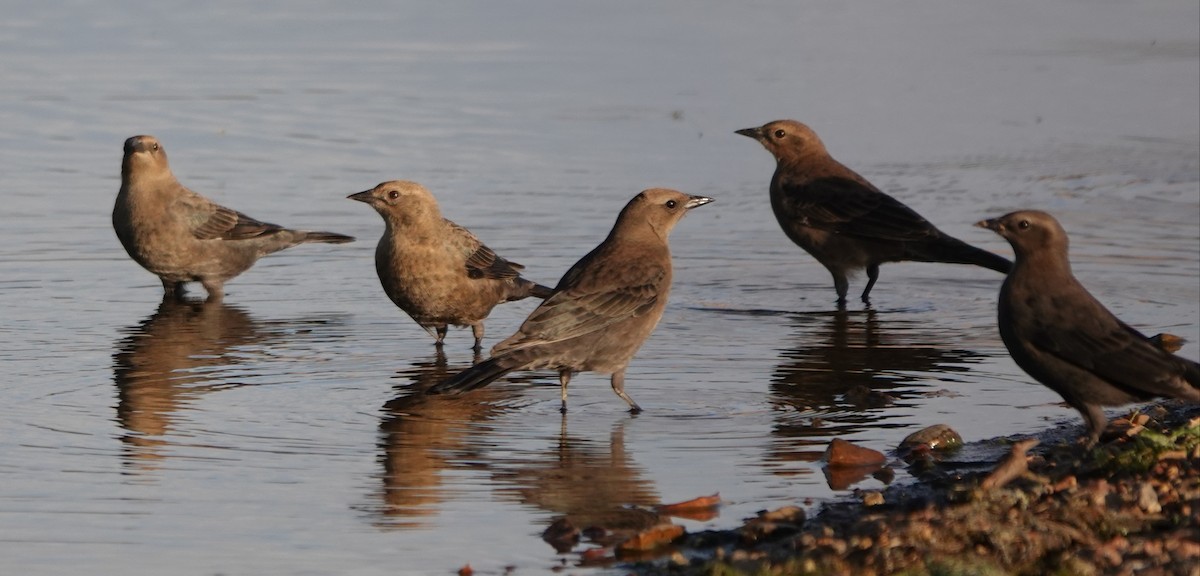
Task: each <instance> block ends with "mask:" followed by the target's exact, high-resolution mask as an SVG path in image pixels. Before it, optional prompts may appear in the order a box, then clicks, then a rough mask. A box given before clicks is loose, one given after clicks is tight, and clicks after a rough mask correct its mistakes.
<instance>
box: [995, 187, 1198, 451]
mask: <svg viewBox="0 0 1200 576" xmlns="http://www.w3.org/2000/svg"><path fill="white" fill-rule="evenodd" d="M976 225H977V226H979V227H981V228H987V229H989V230H992V231H993V232H995V233H997V234H999V235H1000V236H1001V237H1003V238H1004V239H1005V240H1008V243H1009V244H1011V245H1012V248H1013V251H1014V252H1015V253H1016V264H1015V265H1014V266H1013V269H1012V272H1010V273H1009V274H1008V277H1007V278H1006V279H1005V280H1004V284H1003V286H1002V287H1001V289H1000V299H999V305H998V310H997V324H998V325H999V328H1000V338H1001V339H1002V340H1003V341H1004V345H1005V347H1006V348H1007V349H1008V352H1009V354H1010V355H1011V356H1012V358H1013V360H1014V361H1015V362H1016V363H1017V366H1020V367H1021V369H1022V370H1024V371H1025V372H1027V373H1028V374H1029V375H1030V376H1032V377H1033V378H1034V379H1035V380H1037V381H1038V382H1040V383H1042V384H1043V385H1045V386H1046V387H1047V388H1050V389H1051V390H1053V391H1055V392H1057V393H1058V394H1059V395H1060V396H1062V397H1063V399H1064V400H1066V402H1067V404H1068V405H1070V406H1071V407H1073V408H1075V409H1076V410H1078V411H1079V413H1080V414H1081V415H1082V416H1083V419H1084V421H1085V423H1086V424H1087V430H1088V433H1087V436H1086V442H1085V444H1086V445H1087V446H1093V445H1095V444H1096V442H1097V441H1098V440H1099V438H1100V434H1101V432H1102V431H1103V430H1104V427H1105V426H1106V425H1107V422H1108V419H1107V418H1106V417H1105V415H1104V410H1103V409H1102V407H1103V406H1119V405H1122V404H1128V403H1130V402H1140V401H1146V400H1150V399H1153V398H1156V397H1168V398H1177V399H1182V400H1187V401H1190V402H1200V365H1197V364H1196V362H1193V361H1191V360H1188V359H1186V358H1182V357H1179V356H1176V355H1174V354H1172V353H1171V352H1169V351H1168V349H1169V347H1164V346H1163V344H1162V343H1160V342H1159V341H1158V340H1159V339H1161V338H1160V336H1161V335H1159V336H1155V337H1153V338H1147V337H1146V336H1145V335H1143V334H1142V333H1141V332H1138V331H1137V330H1135V329H1134V328H1132V327H1130V326H1129V325H1128V324H1126V323H1124V322H1122V321H1121V320H1119V319H1118V318H1117V317H1116V316H1114V315H1113V314H1112V312H1109V310H1108V309H1107V308H1105V307H1104V305H1103V304H1101V303H1100V301H1099V300H1096V298H1095V297H1093V296H1092V295H1091V294H1090V293H1089V292H1088V291H1087V289H1086V288H1084V287H1083V284H1081V283H1080V282H1079V280H1077V279H1076V278H1075V276H1074V275H1073V274H1072V273H1071V262H1070V260H1069V259H1068V255H1067V244H1068V242H1067V233H1066V232H1065V231H1064V230H1063V228H1062V226H1061V225H1060V224H1059V223H1058V220H1056V219H1055V218H1054V217H1053V216H1051V215H1050V214H1047V213H1045V212H1041V211H1037V210H1023V211H1018V212H1012V213H1009V214H1006V215H1004V216H1001V217H999V218H992V219H989V220H983V221H980V222H978V223H976Z"/></svg>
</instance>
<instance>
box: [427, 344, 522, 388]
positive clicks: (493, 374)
mask: <svg viewBox="0 0 1200 576" xmlns="http://www.w3.org/2000/svg"><path fill="white" fill-rule="evenodd" d="M520 367H521V363H520V362H519V361H517V360H516V359H514V358H513V356H512V355H511V354H501V355H499V356H493V357H491V358H488V359H487V360H484V361H483V362H480V363H478V364H476V365H474V366H472V367H470V368H467V369H466V370H463V371H462V372H459V373H458V374H455V375H454V376H451V377H450V378H447V379H446V380H443V381H441V382H439V383H437V384H434V385H433V386H430V387H429V389H428V390H426V391H425V393H426V394H444V393H446V392H451V393H456V392H466V391H468V390H474V389H476V388H483V387H484V386H487V385H488V384H491V383H492V382H494V381H496V379H497V378H500V377H501V376H503V375H505V374H508V373H509V372H512V371H513V370H516V369H517V368H520Z"/></svg>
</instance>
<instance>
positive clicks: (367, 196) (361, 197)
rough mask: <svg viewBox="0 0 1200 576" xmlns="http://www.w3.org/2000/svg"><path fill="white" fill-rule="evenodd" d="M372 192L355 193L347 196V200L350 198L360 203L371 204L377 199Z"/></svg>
mask: <svg viewBox="0 0 1200 576" xmlns="http://www.w3.org/2000/svg"><path fill="white" fill-rule="evenodd" d="M371 192H373V190H363V191H362V192H355V193H353V194H351V195H349V196H347V198H349V199H351V200H358V201H359V202H366V203H367V204H370V203H371V200H373V199H374V198H375V197H374V196H372V195H371Z"/></svg>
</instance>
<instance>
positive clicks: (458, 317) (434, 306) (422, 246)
mask: <svg viewBox="0 0 1200 576" xmlns="http://www.w3.org/2000/svg"><path fill="white" fill-rule="evenodd" d="M349 198H350V199H352V200H358V201H359V202H366V203H367V204H370V205H371V207H372V208H374V209H375V210H376V211H377V212H379V215H380V216H383V221H384V223H385V224H386V226H387V227H386V228H385V229H384V231H383V237H382V238H380V239H379V245H378V246H377V247H376V248H375V271H376V272H377V273H378V274H379V282H380V283H381V284H383V291H384V292H386V293H387V295H388V298H391V299H392V302H394V303H395V304H396V306H399V307H400V309H401V310H403V311H405V312H406V313H407V314H408V315H409V316H411V317H412V319H413V320H416V322H417V324H419V325H420V326H421V327H422V328H424V329H425V330H426V331H428V332H429V333H430V334H431V335H433V337H434V338H436V339H437V341H436V345H437V346H439V347H440V346H441V345H442V341H443V340H444V339H445V337H446V330H447V327H448V326H449V325H455V326H470V327H471V332H472V333H473V334H474V335H475V348H476V349H479V348H480V346H481V343H482V342H483V320H484V318H487V316H488V314H490V313H491V312H492V308H494V307H495V306H496V305H497V304H499V303H501V302H511V301H513V300H520V299H522V298H528V297H529V296H535V297H537V298H543V299H544V298H548V297H550V295H551V294H553V293H554V291H553V290H551V289H550V288H547V287H545V286H542V285H541V284H536V283H534V282H531V281H529V280H526V279H524V278H522V277H521V276H520V272H521V270H522V269H524V268H525V267H524V266H521V265H520V264H517V263H516V262H510V261H508V260H505V259H504V258H501V257H500V256H497V255H496V253H495V252H493V251H492V249H491V248H488V247H487V246H484V245H483V243H482V242H480V241H479V239H478V238H476V237H475V235H474V234H472V233H471V232H470V231H469V230H467V229H466V228H463V227H461V226H459V225H457V224H455V223H453V222H451V221H449V220H447V219H445V218H443V217H442V213H441V210H439V209H438V203H437V200H435V199H434V198H433V194H430V193H429V191H428V190H426V189H425V188H424V187H423V186H421V185H420V184H417V183H416V182H408V181H405V180H396V181H393V182H384V183H382V184H380V185H378V186H376V187H374V188H372V189H370V190H366V191H363V192H358V193H356V194H351V195H350V196H349Z"/></svg>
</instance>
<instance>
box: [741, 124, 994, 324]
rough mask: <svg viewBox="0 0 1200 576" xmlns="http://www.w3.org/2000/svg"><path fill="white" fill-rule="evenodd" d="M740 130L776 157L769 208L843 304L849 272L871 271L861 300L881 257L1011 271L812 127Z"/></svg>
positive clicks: (867, 294)
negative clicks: (857, 165) (889, 190)
mask: <svg viewBox="0 0 1200 576" xmlns="http://www.w3.org/2000/svg"><path fill="white" fill-rule="evenodd" d="M737 133H738V134H741V135H743V136H748V137H750V138H753V139H755V140H757V141H758V142H759V143H761V144H762V145H763V147H764V148H766V149H767V151H768V152H770V153H771V154H772V155H773V156H775V160H776V166H775V175H774V176H772V177H771V190H770V191H771V209H772V210H773V211H774V212H775V218H776V219H778V220H779V225H780V226H781V227H782V228H783V231H784V233H786V234H787V236H788V238H791V240H792V242H795V243H796V244H798V245H799V246H800V247H801V248H803V249H805V250H806V251H808V253H809V254H812V255H813V257H814V258H816V259H817V261H818V262H820V263H821V264H822V265H823V266H825V268H827V269H828V270H829V273H830V274H832V275H833V287H834V289H835V290H837V297H838V306H839V307H840V306H845V304H846V291H847V290H848V289H849V276H850V275H851V274H854V273H857V272H858V271H859V270H863V269H865V270H866V271H867V286H866V288H864V289H863V292H862V301H863V302H864V303H869V302H870V298H869V297H870V294H871V288H873V287H874V286H875V281H876V280H878V279H879V265H880V264H883V263H884V262H901V261H906V260H907V261H916V262H945V263H950V264H974V265H976V266H983V267H984V268H990V269H992V270H995V271H997V272H1002V273H1007V272H1008V270H1009V269H1010V267H1011V266H1012V263H1011V262H1009V261H1008V260H1007V259H1005V258H1003V257H1001V256H997V255H996V254H992V253H991V252H988V251H986V250H981V249H979V248H976V247H974V246H971V245H970V244H967V243H966V242H963V241H961V240H958V239H957V238H954V237H952V236H949V235H947V234H946V233H944V232H942V231H941V230H938V229H937V228H936V227H935V226H934V225H933V224H930V223H929V221H928V220H926V219H924V218H922V217H921V215H920V214H917V213H916V212H914V211H913V210H912V209H911V208H909V207H908V206H905V205H904V204H902V203H901V202H900V201H898V200H896V199H895V198H892V197H891V196H888V195H887V194H884V193H883V192H881V191H879V189H878V188H876V187H875V186H873V185H871V183H870V182H868V181H867V180H866V179H865V178H863V177H862V176H859V175H858V174H857V173H855V172H854V171H853V170H851V169H849V168H847V167H845V166H843V165H842V164H841V163H839V162H838V161H837V160H834V159H833V157H831V156H830V155H829V153H828V152H826V150H825V145H824V144H823V143H822V142H821V139H820V138H818V137H817V134H816V133H815V132H813V131H812V130H811V129H810V128H809V127H808V126H805V125H804V124H801V123H799V122H796V121H793V120H777V121H774V122H770V123H767V124H765V125H763V126H760V127H758V128H745V129H742V130H738V131H737Z"/></svg>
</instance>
